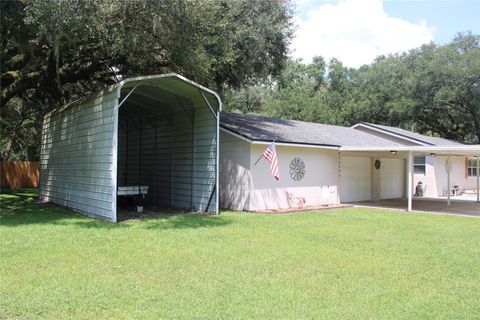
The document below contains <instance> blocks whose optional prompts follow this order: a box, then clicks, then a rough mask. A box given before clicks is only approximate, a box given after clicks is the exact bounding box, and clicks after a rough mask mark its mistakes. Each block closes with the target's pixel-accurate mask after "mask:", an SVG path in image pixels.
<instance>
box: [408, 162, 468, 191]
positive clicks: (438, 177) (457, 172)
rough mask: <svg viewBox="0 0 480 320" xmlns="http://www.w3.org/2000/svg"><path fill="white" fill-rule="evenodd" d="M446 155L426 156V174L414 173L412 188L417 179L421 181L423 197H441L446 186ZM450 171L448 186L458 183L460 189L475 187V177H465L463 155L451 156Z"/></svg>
mask: <svg viewBox="0 0 480 320" xmlns="http://www.w3.org/2000/svg"><path fill="white" fill-rule="evenodd" d="M447 159H448V157H447V156H437V157H428V156H427V157H426V174H425V175H422V174H415V175H414V188H415V186H416V185H417V184H418V181H422V184H423V187H424V189H425V193H424V196H425V197H434V198H435V197H442V196H445V195H444V190H445V189H446V188H447V184H448V177H447V171H446V161H447ZM451 161H452V171H451V173H450V186H451V187H453V186H455V185H458V186H459V187H460V190H461V191H464V190H474V189H476V188H477V180H476V178H474V177H473V178H468V177H465V157H460V156H455V157H454V156H452V157H451Z"/></svg>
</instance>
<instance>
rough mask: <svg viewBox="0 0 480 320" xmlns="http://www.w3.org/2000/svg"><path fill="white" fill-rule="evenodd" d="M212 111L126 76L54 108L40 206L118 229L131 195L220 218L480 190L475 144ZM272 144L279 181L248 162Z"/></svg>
mask: <svg viewBox="0 0 480 320" xmlns="http://www.w3.org/2000/svg"><path fill="white" fill-rule="evenodd" d="M221 108H222V102H221V100H220V98H219V97H218V95H217V94H216V93H215V92H213V91H211V90H209V89H207V88H205V87H203V86H201V85H199V84H197V83H195V82H193V81H191V80H188V79H186V78H184V77H182V76H180V75H177V74H164V75H153V76H144V77H137V78H129V79H125V80H123V81H121V82H119V83H116V84H114V85H113V86H111V87H109V88H106V89H105V90H104V91H102V92H100V93H97V94H93V95H91V96H88V97H86V98H83V99H80V100H78V101H75V102H73V103H71V104H68V105H66V106H64V107H61V108H58V109H55V110H53V111H51V112H50V113H48V114H46V115H45V117H44V121H43V126H42V141H41V152H40V186H39V196H40V199H41V200H43V201H45V202H52V203H56V204H58V205H61V206H65V207H69V208H71V209H73V210H75V211H78V212H81V213H83V214H86V215H89V216H92V217H96V218H100V219H105V220H109V221H113V222H115V221H117V219H118V214H119V213H120V212H121V211H122V210H124V209H128V210H130V209H131V204H130V203H129V202H128V201H127V200H129V199H130V198H131V197H135V198H136V200H135V202H136V203H140V204H141V205H138V207H139V208H138V209H139V210H140V207H142V205H145V206H147V207H158V208H165V207H166V208H178V209H182V210H189V211H196V212H197V211H200V212H208V213H218V212H219V206H220V205H221V206H222V207H226V208H232V209H236V210H252V211H254V210H269V209H276V208H298V207H304V206H311V205H323V204H338V203H344V202H353V201H362V200H377V199H387V198H401V197H407V198H408V199H409V201H408V203H409V205H408V208H409V209H411V201H412V195H413V188H414V185H415V184H416V181H417V180H422V182H423V183H424V185H425V186H426V190H425V191H426V195H428V196H441V195H442V194H443V193H444V192H445V191H446V193H447V196H448V197H450V196H451V195H452V194H457V193H460V192H462V191H464V190H470V189H472V190H473V191H475V190H477V193H478V189H479V188H478V175H477V173H478V172H479V171H480V170H479V169H478V162H477V161H475V158H474V157H475V156H478V155H480V146H478V145H464V144H461V143H458V142H454V141H449V140H445V139H440V138H432V137H426V136H422V135H417V134H414V133H410V132H408V131H404V130H401V129H397V128H390V127H385V126H379V125H373V124H368V123H361V124H358V125H356V126H353V127H351V128H347V127H340V126H330V125H322V124H317V123H307V122H301V121H292V120H283V119H275V118H268V117H260V116H249V115H240V114H235V113H228V112H224V113H221ZM220 118H221V123H220ZM273 140H275V141H276V142H275V144H276V147H277V153H278V159H279V168H280V180H279V181H276V180H274V179H273V178H272V177H271V176H270V174H269V170H268V164H267V163H266V162H265V161H259V162H258V163H256V162H257V159H258V158H259V157H260V156H261V155H262V153H263V152H264V150H265V148H266V147H267V146H268V145H269V144H270V143H271V142H272V141H273ZM433 155H435V157H433ZM445 161H448V163H449V164H450V166H451V167H452V169H451V170H450V171H448V172H449V173H447V172H446V171H445ZM450 166H448V167H450ZM414 170H415V171H416V174H414ZM475 176H477V177H476V178H475ZM475 183H476V184H475ZM475 185H476V186H477V187H476V189H475ZM455 186H458V188H455Z"/></svg>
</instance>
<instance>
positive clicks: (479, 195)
mask: <svg viewBox="0 0 480 320" xmlns="http://www.w3.org/2000/svg"><path fill="white" fill-rule="evenodd" d="M476 158H477V202H480V192H479V191H480V157H479V156H477V157H476Z"/></svg>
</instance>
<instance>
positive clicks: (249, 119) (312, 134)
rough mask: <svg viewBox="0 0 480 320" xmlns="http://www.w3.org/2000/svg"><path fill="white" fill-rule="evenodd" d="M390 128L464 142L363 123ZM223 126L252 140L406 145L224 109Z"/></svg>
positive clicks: (433, 140) (431, 141)
mask: <svg viewBox="0 0 480 320" xmlns="http://www.w3.org/2000/svg"><path fill="white" fill-rule="evenodd" d="M362 124H365V125H367V126H373V127H375V128H377V129H380V130H385V131H389V132H392V133H395V134H397V135H402V136H405V137H407V138H410V139H414V140H417V141H419V142H420V143H424V144H425V145H431V146H459V145H462V144H461V143H458V142H455V141H450V140H446V139H442V138H437V137H428V136H424V135H421V134H417V133H412V132H409V131H406V130H403V129H399V128H394V127H388V126H382V125H374V124H370V123H362ZM220 126H221V127H222V128H224V129H227V130H229V131H231V132H234V133H236V134H239V135H241V136H242V137H245V138H247V139H249V140H253V141H273V140H276V142H279V143H280V142H281V143H292V144H310V145H319V146H333V147H399V146H405V144H401V143H398V142H395V141H392V140H389V139H386V138H382V137H378V136H375V135H371V134H369V133H366V132H363V131H360V130H356V129H354V128H352V127H342V126H335V125H327V124H320V123H312V122H304V121H297V120H287V119H279V118H271V117H265V116H258V115H245V114H238V113H232V112H221V114H220Z"/></svg>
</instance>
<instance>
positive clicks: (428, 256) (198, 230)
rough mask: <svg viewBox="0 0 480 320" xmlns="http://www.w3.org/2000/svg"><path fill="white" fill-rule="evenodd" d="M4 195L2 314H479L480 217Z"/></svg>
mask: <svg viewBox="0 0 480 320" xmlns="http://www.w3.org/2000/svg"><path fill="white" fill-rule="evenodd" d="M35 197H36V194H35V192H34V191H32V190H19V191H16V192H13V193H10V194H2V195H0V199H1V202H0V206H1V223H0V236H1V246H0V281H1V282H0V318H6V319H10V318H11V319H132V318H135V319H160V318H162V319H168V318H175V319H179V318H183V319H191V318H199V319H217V318H235V319H247V318H248V319H250V318H265V319H279V318H281V319H304V318H341V319H359V318H360V319H366V318H375V319H392V318H403V319H473V318H480V303H479V301H480V219H476V218H466V217H454V216H439V215H429V214H419V213H416V214H406V213H399V212H388V211H380V210H369V209H338V210H331V211H321V212H320V211H319V212H309V213H301V214H283V215H260V214H248V213H235V212H223V213H222V214H221V215H220V216H198V215H165V216H161V217H159V218H155V219H147V220H129V221H124V222H121V223H118V224H112V223H108V222H102V221H97V220H93V219H90V218H87V217H83V216H81V215H78V214H75V213H72V212H70V211H68V210H65V209H62V208H58V207H54V206H50V205H45V204H37V203H36V201H35Z"/></svg>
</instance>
